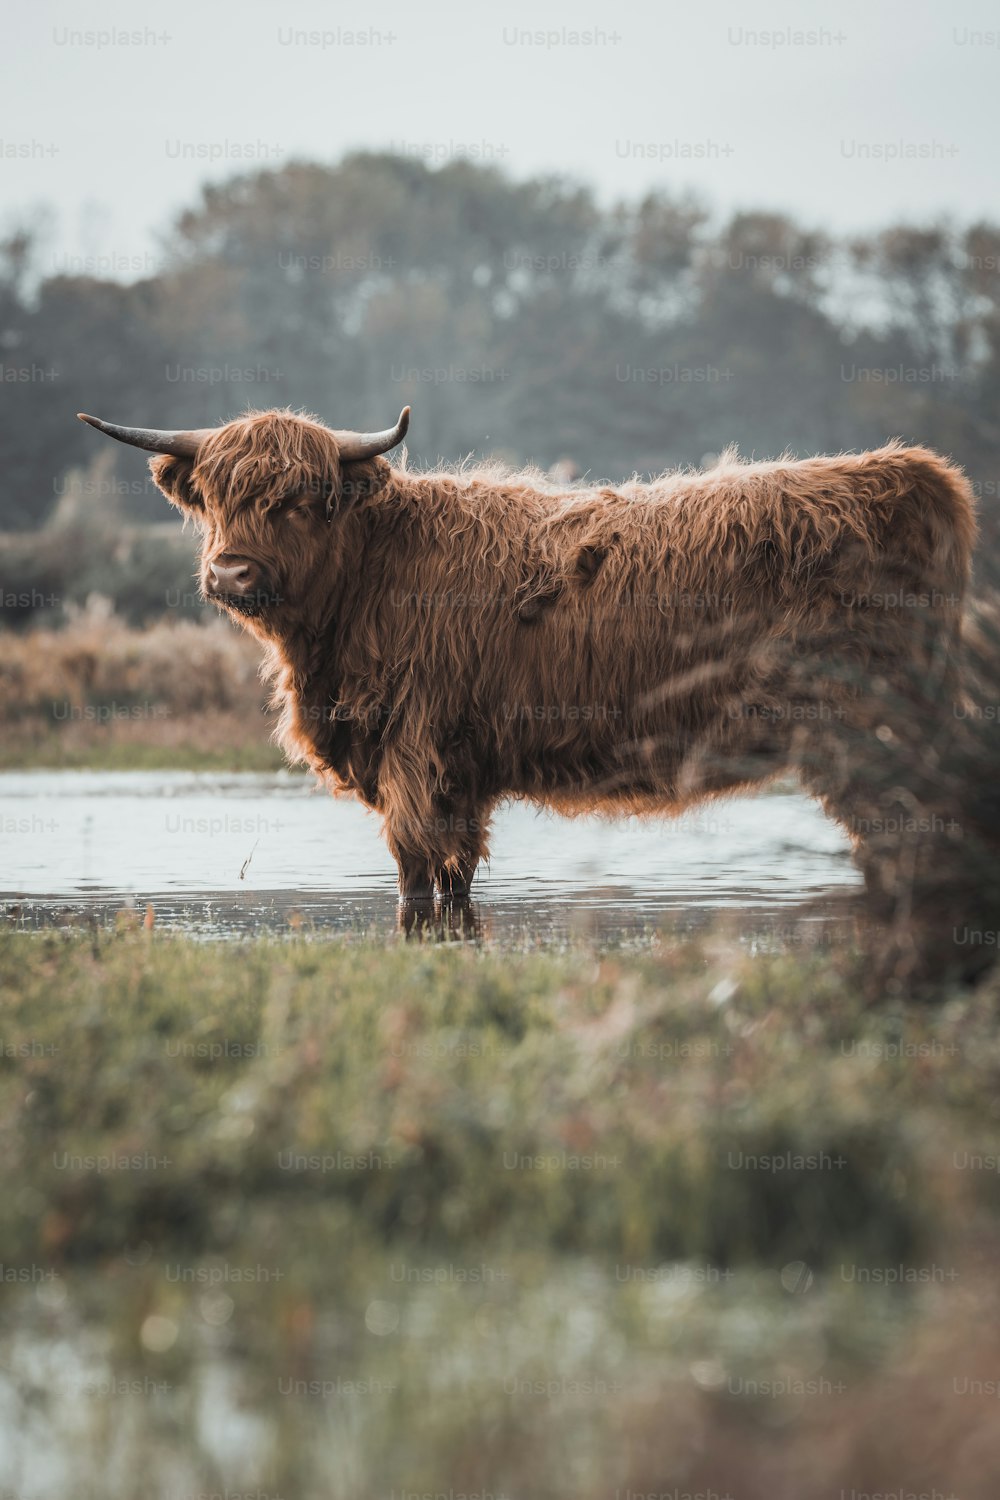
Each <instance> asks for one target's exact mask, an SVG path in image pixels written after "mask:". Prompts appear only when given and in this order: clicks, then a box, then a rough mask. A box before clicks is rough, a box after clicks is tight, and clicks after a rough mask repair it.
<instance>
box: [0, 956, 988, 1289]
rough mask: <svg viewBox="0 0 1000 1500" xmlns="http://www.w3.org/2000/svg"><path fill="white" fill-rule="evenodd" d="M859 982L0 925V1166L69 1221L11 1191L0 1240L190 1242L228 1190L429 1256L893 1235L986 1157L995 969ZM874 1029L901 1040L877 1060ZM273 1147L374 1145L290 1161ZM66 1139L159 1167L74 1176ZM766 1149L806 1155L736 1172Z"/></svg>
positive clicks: (706, 1250) (845, 977) (713, 962)
mask: <svg viewBox="0 0 1000 1500" xmlns="http://www.w3.org/2000/svg"><path fill="white" fill-rule="evenodd" d="M858 978H859V974H858V969H857V966H856V963H855V961H854V960H852V959H850V958H843V957H841V959H840V961H839V963H838V964H835V963H833V962H831V959H830V957H829V956H823V957H821V956H818V955H809V956H803V955H797V956H795V957H763V958H757V959H750V958H749V957H747V956H746V954H744V953H743V952H741V951H740V950H739V949H738V948H736V947H733V948H725V949H723V950H722V951H721V952H717V953H715V954H712V953H711V949H709V951H708V952H706V950H705V949H704V948H703V947H702V946H700V945H698V944H696V943H689V944H687V945H685V946H684V947H682V948H680V949H679V950H674V951H663V952H656V951H653V952H647V953H644V954H643V953H636V954H631V955H629V954H627V953H617V954H604V955H603V956H602V955H600V954H597V953H593V952H590V951H589V950H587V949H585V948H581V949H579V950H578V951H576V952H572V953H568V954H555V953H533V954H511V953H509V952H508V953H497V952H490V951H483V950H480V949H477V948H475V947H472V946H470V945H445V946H436V945H430V944H405V943H398V944H393V945H392V946H390V947H389V948H388V949H382V948H379V947H376V946H375V945H374V944H372V943H370V942H365V941H360V942H341V941H325V942H313V941H309V940H303V939H290V940H288V941H286V942H283V941H280V940H259V941H256V942H251V943H244V944H213V943H202V942H193V941H188V940H185V939H183V938H179V937H173V936H168V935H161V934H157V933H155V932H154V933H149V934H147V933H141V932H140V933H129V932H119V933H115V934H112V933H104V934H98V935H96V936H93V937H83V936H80V935H78V934H65V935H64V934H62V933H59V934H55V933H53V934H49V935H42V936H29V935H27V934H21V933H6V934H4V935H3V938H2V941H0V985H2V993H3V1009H2V1022H3V1035H2V1041H3V1047H4V1052H5V1054H6V1055H5V1056H4V1057H3V1058H0V1107H2V1108H3V1111H4V1118H5V1120H6V1122H7V1127H8V1133H9V1145H8V1161H7V1171H8V1183H11V1182H12V1181H13V1182H14V1183H15V1184H16V1183H17V1182H18V1181H20V1180H22V1177H23V1181H24V1183H25V1185H28V1184H29V1183H30V1186H31V1188H32V1189H33V1190H34V1192H35V1193H39V1192H41V1193H42V1195H43V1196H44V1198H45V1200H46V1202H47V1203H48V1204H49V1205H50V1213H51V1214H52V1215H53V1216H54V1217H53V1219H52V1223H53V1224H55V1223H57V1224H58V1225H59V1226H60V1228H59V1231H58V1233H56V1232H55V1230H54V1229H52V1227H51V1225H50V1226H49V1228H46V1227H45V1221H44V1220H39V1218H38V1216H37V1215H36V1214H35V1213H34V1212H19V1211H18V1209H17V1195H16V1193H14V1194H7V1195H6V1199H5V1202H4V1203H3V1204H2V1205H0V1224H2V1229H3V1234H4V1239H5V1243H6V1244H7V1246H8V1247H10V1246H14V1247H16V1251H17V1254H18V1255H20V1256H22V1257H31V1256H32V1255H37V1254H40V1253H41V1252H42V1250H43V1248H46V1247H47V1249H48V1250H49V1251H51V1250H53V1249H54V1250H57V1251H58V1252H59V1253H60V1254H62V1255H64V1256H65V1257H66V1258H68V1259H74V1260H99V1259H100V1258H101V1257H102V1256H103V1255H105V1254H108V1253H114V1252H115V1250H116V1249H117V1248H119V1247H120V1245H121V1243H122V1241H123V1240H125V1239H128V1238H129V1237H130V1236H131V1237H135V1236H142V1235H147V1234H152V1233H154V1232H155V1233H158V1234H159V1233H169V1234H170V1235H172V1236H173V1237H174V1238H176V1240H177V1242H178V1244H182V1245H183V1246H184V1247H186V1248H188V1249H196V1250H199V1251H200V1250H202V1249H206V1248H217V1247H218V1245H219V1244H220V1243H221V1238H222V1237H224V1236H223V1230H222V1229H221V1228H220V1224H221V1223H223V1222H225V1223H229V1222H230V1218H231V1215H232V1213H233V1212H234V1211H235V1210H236V1208H237V1207H238V1206H239V1205H240V1204H243V1203H245V1202H247V1201H255V1202H260V1203H264V1202H266V1203H272V1204H274V1205H276V1206H278V1207H280V1208H282V1209H284V1208H285V1207H287V1206H289V1205H294V1204H297V1203H309V1204H313V1203H321V1202H329V1201H337V1202H338V1203H342V1204H343V1205H346V1206H347V1207H348V1208H350V1210H351V1211H352V1213H354V1214H356V1215H357V1217H358V1219H359V1222H363V1223H365V1224H367V1225H369V1226H374V1227H376V1228H377V1229H378V1232H379V1233H380V1234H384V1235H388V1236H392V1237H395V1238H398V1239H399V1240H400V1242H406V1243H410V1242H418V1241H419V1242H420V1243H421V1244H425V1243H433V1244H434V1245H436V1246H437V1247H439V1248H442V1249H446V1250H448V1251H449V1253H451V1252H453V1251H454V1250H455V1249H456V1248H458V1247H461V1246H462V1245H464V1244H465V1243H467V1241H468V1239H469V1238H470V1237H479V1236H482V1235H492V1234H496V1233H499V1232H503V1233H504V1234H507V1235H510V1236H514V1237H521V1236H530V1239H531V1241H532V1243H533V1244H535V1245H536V1246H539V1247H541V1248H543V1249H544V1250H546V1251H547V1252H552V1253H555V1252H558V1251H562V1250H565V1249H568V1248H570V1247H575V1248H576V1249H580V1250H585V1251H591V1252H593V1253H595V1254H602V1255H626V1256H637V1257H640V1258H649V1257H654V1258H655V1257H671V1256H673V1257H683V1256H690V1255H702V1256H707V1257H709V1258H710V1259H712V1260H715V1261H719V1262H720V1263H721V1262H722V1261H726V1262H728V1263H739V1262H746V1261H753V1260H755V1259H762V1258H763V1259H769V1260H773V1259H774V1257H781V1256H784V1257H786V1258H789V1257H793V1256H794V1255H796V1254H799V1255H802V1256H803V1257H805V1258H807V1259H808V1260H810V1262H811V1263H813V1264H819V1263H821V1262H823V1261H824V1260H826V1261H828V1260H831V1259H833V1258H836V1257H837V1256H838V1255H841V1254H843V1253H845V1251H846V1250H852V1251H853V1252H854V1253H863V1254H864V1255H866V1256H869V1257H870V1256H872V1255H881V1256H884V1257H888V1258H890V1259H892V1258H898V1257H899V1256H905V1255H906V1254H909V1253H911V1252H912V1251H913V1250H914V1248H915V1247H919V1246H920V1245H921V1244H922V1243H924V1242H925V1240H926V1238H927V1236H928V1234H929V1233H930V1231H931V1228H932V1226H933V1225H934V1223H935V1221H936V1219H937V1216H938V1214H939V1213H940V1211H941V1209H942V1205H943V1204H944V1203H945V1202H946V1201H950V1195H951V1194H953V1192H954V1191H955V1189H954V1184H953V1181H952V1178H953V1174H952V1173H951V1171H950V1170H949V1169H947V1166H946V1164H945V1165H943V1164H942V1157H943V1156H946V1155H947V1150H946V1148H947V1147H948V1146H949V1144H951V1143H954V1144H955V1146H956V1149H957V1147H958V1145H959V1144H960V1145H961V1146H962V1147H963V1148H964V1147H970V1149H971V1148H975V1149H979V1150H981V1151H984V1152H989V1151H998V1152H1000V1121H998V1120H997V1119H996V1116H995V1112H994V1111H992V1109H990V1110H988V1111H984V1108H983V1105H984V1100H986V1099H988V1098H992V1093H991V1091H992V1090H994V1089H995V1088H996V1085H997V1083H998V1082H1000V1044H998V1043H997V1041H996V1040H995V1039H994V1037H993V1029H992V1011H991V997H990V995H989V992H988V989H987V991H983V992H979V993H978V994H977V995H976V997H975V998H954V999H952V1000H951V1001H950V1003H948V1004H946V1005H943V1006H941V1007H939V1008H937V1009H933V1008H928V1007H923V1008H920V1009H916V1008H914V1009H907V1008H906V1007H904V1006H902V1005H894V1006H891V1007H888V1008H886V1007H879V1008H872V1007H869V1006H866V1005H865V1003H864V1002H863V1001H862V1000H861V998H860V986H859V984H858ZM892 1045H897V1046H899V1045H902V1046H903V1047H904V1048H905V1049H908V1051H909V1052H910V1053H911V1054H912V1055H910V1056H906V1057H903V1058H899V1059H896V1058H892V1057H889V1058H887V1059H885V1060H883V1058H882V1055H881V1054H882V1053H883V1052H884V1051H885V1049H890V1051H891V1046H892ZM958 1059H961V1066H959V1065H958V1062H957V1060H958ZM286 1150H294V1151H295V1152H296V1153H298V1154H300V1155H304V1156H318V1157H324V1156H326V1157H329V1156H331V1155H333V1156H336V1153H337V1152H340V1153H341V1158H342V1159H346V1158H347V1157H348V1156H351V1155H353V1156H356V1157H359V1158H363V1159H365V1160H375V1159H377V1160H378V1161H379V1162H380V1163H381V1165H380V1166H379V1167H378V1168H377V1169H375V1170H368V1169H360V1170H357V1171H355V1170H351V1169H350V1168H349V1167H343V1166H341V1167H338V1168H337V1169H336V1170H322V1169H319V1170H302V1171H289V1170H286V1169H285V1167H284V1166H283V1165H282V1163H281V1162H280V1161H279V1156H280V1154H281V1153H282V1152H283V1151H286ZM63 1151H72V1152H73V1153H74V1154H76V1155H83V1156H88V1155H90V1156H101V1155H107V1154H114V1153H125V1154H139V1155H149V1156H151V1157H154V1158H158V1159H159V1158H164V1159H169V1166H165V1167H157V1168H155V1169H152V1170H150V1171H147V1172H139V1173H134V1172H128V1173H116V1172H107V1173H100V1172H93V1171H87V1170H79V1171H74V1170H72V1169H70V1170H63V1169H59V1168H56V1167H55V1166H53V1165H52V1161H51V1160H50V1159H51V1158H52V1157H54V1156H57V1155H58V1154H59V1153H61V1152H63ZM786 1153H791V1154H792V1155H796V1156H799V1155H800V1156H804V1157H815V1158H817V1159H818V1162H819V1164H818V1165H817V1166H815V1167H813V1166H810V1165H809V1164H808V1163H805V1164H802V1165H800V1166H793V1167H792V1168H791V1169H782V1170H781V1171H760V1170H749V1171H748V1170H743V1169H741V1168H740V1167H739V1166H738V1165H735V1166H734V1163H738V1162H739V1161H740V1159H741V1158H747V1157H759V1156H772V1157H773V1156H781V1155H782V1154H786ZM536 1157H541V1158H545V1161H544V1164H543V1165H542V1166H541V1167H537V1166H536V1165H535V1164H533V1163H532V1164H530V1165H529V1164H528V1160H529V1159H533V1158H536ZM515 1158H516V1159H517V1161H518V1163H519V1165H517V1166H516V1167H512V1166H511V1165H510V1163H511V1162H513V1161H514V1159H515ZM564 1158H565V1160H564ZM522 1159H524V1160H522ZM831 1160H835V1161H836V1162H837V1165H835V1166H831V1165H830V1161H831ZM414 1195H417V1196H420V1197H421V1198H422V1199H423V1200H424V1202H425V1205H426V1209H425V1212H423V1213H422V1214H421V1215H420V1218H419V1222H418V1223H417V1222H411V1221H410V1219H409V1218H408V1216H407V1213H406V1210H405V1205H406V1203H407V1202H408V1201H409V1200H410V1199H411V1198H413V1197H414ZM30 1197H31V1195H30V1194H29V1198H30ZM793 1200H794V1202H793ZM181 1204H182V1205H183V1212H182V1213H181V1212H179V1206H180V1205H181Z"/></svg>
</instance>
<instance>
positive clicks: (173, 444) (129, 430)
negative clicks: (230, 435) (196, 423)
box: [77, 411, 213, 458]
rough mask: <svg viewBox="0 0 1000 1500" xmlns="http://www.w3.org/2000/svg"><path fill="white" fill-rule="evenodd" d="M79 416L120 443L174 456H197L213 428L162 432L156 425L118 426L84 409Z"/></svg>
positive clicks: (79, 412) (82, 420) (81, 419)
mask: <svg viewBox="0 0 1000 1500" xmlns="http://www.w3.org/2000/svg"><path fill="white" fill-rule="evenodd" d="M77 416H78V417H79V419H80V421H81V422H89V423H90V425H91V427H96V428H97V430H98V432H104V433H107V435H108V437H113V438H115V439H117V441H118V442H119V443H129V444H130V445H131V446H132V447H133V448H145V449H146V451H147V452H148V453H169V454H170V456H171V457H172V458H197V456H198V449H199V447H200V446H201V444H202V443H203V442H204V441H205V439H206V438H207V437H208V435H209V433H210V432H212V430H213V429H212V428H211V427H199V428H196V429H195V430H194V431H193V432H161V431H159V430H158V429H157V428H156V427H118V426H116V424H115V423H114V422H102V421H101V419H100V417H88V416H87V414H86V412H82V411H78V412H77Z"/></svg>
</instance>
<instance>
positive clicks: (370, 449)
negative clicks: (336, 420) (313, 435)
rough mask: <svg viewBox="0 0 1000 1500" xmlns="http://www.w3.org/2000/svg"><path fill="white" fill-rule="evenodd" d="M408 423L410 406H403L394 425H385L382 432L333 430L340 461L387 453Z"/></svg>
mask: <svg viewBox="0 0 1000 1500" xmlns="http://www.w3.org/2000/svg"><path fill="white" fill-rule="evenodd" d="M409 425H410V408H409V407H408V406H404V407H403V410H402V411H401V412H400V414H399V421H398V422H397V423H396V425H395V427H387V428H386V429H385V431H384V432H334V434H333V435H334V437H335V438H336V439H337V447H338V448H339V450H340V457H341V461H342V462H343V463H346V464H353V463H358V462H360V460H361V459H363V458H375V457H377V455H378V454H380V453H388V451H389V449H390V448H395V447H396V445H397V443H401V442H402V441H403V439H404V437H405V436H406V429H407V428H408V427H409Z"/></svg>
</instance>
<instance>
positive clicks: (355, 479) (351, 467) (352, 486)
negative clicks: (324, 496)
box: [333, 458, 392, 510]
mask: <svg viewBox="0 0 1000 1500" xmlns="http://www.w3.org/2000/svg"><path fill="white" fill-rule="evenodd" d="M391 473H392V470H391V469H390V467H389V465H388V464H387V463H386V461H385V459H384V458H366V459H364V460H363V461H362V462H361V463H357V464H344V467H343V469H342V470H341V474H340V490H339V494H338V496H337V497H335V499H334V503H333V508H334V510H336V509H337V508H338V506H342V507H344V508H346V507H347V506H350V505H356V504H357V503H358V501H359V500H367V499H368V497H369V495H377V494H378V492H379V490H380V489H382V488H383V487H384V486H385V485H386V484H387V483H388V479H389V475H390V474H391Z"/></svg>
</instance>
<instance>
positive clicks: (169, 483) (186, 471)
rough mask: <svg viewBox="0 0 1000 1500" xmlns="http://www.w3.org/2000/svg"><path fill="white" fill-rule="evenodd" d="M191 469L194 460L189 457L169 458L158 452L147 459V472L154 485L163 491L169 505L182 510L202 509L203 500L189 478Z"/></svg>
mask: <svg viewBox="0 0 1000 1500" xmlns="http://www.w3.org/2000/svg"><path fill="white" fill-rule="evenodd" d="M193 469H194V460H193V459H190V458H170V457H169V456H168V455H167V454H160V455H158V456H157V457H156V458H151V459H150V460H149V472H150V473H151V474H152V476H153V480H154V482H155V484H156V487H157V489H160V490H162V491H163V493H164V494H165V495H166V497H167V499H168V500H169V501H170V503H171V505H177V506H179V507H180V509H181V510H184V511H203V510H204V509H205V502H204V500H203V499H202V498H201V495H200V494H199V493H198V490H197V488H196V487H195V485H194V483H193V481H192V479H191V472H192V470H193Z"/></svg>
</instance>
